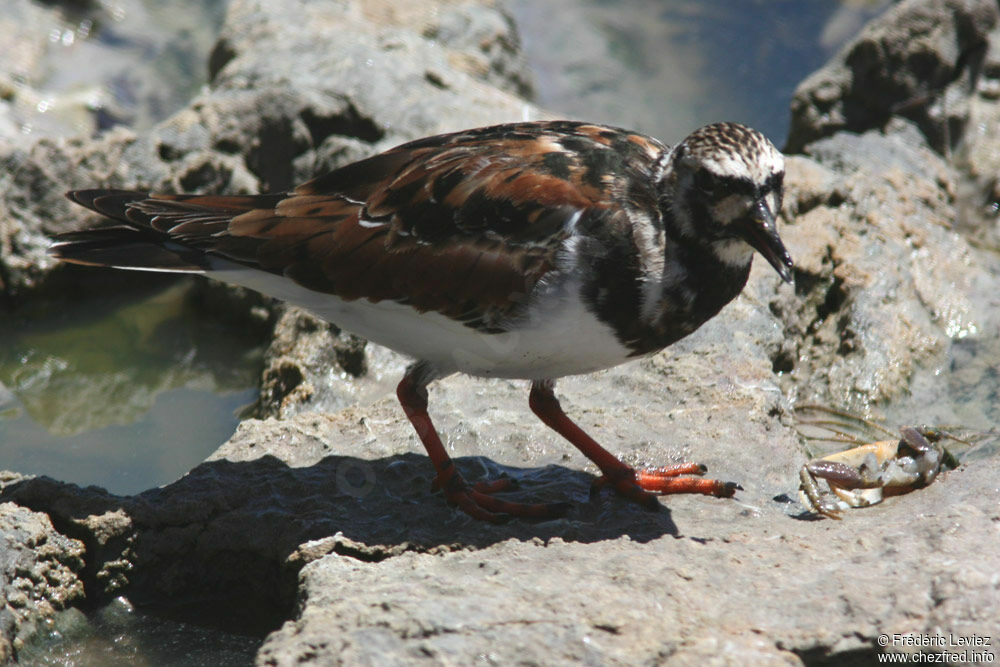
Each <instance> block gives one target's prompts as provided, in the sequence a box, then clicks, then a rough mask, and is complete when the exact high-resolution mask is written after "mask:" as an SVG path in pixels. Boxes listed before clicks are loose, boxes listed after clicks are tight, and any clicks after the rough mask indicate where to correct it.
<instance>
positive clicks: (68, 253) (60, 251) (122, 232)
mask: <svg viewBox="0 0 1000 667" xmlns="http://www.w3.org/2000/svg"><path fill="white" fill-rule="evenodd" d="M48 252H49V255H51V256H52V257H54V258H56V259H58V260H61V261H63V262H69V263H70V264H83V265H85V266H110V267H114V268H117V269H138V270H143V271H164V272H180V273H201V272H203V271H205V270H206V269H207V268H208V264H207V261H206V260H207V258H206V257H205V255H204V253H202V252H200V251H198V250H194V249H191V248H186V247H184V246H181V245H178V244H176V243H172V242H170V241H166V240H164V239H163V238H162V235H160V236H154V235H152V234H149V233H147V232H143V231H141V230H137V229H134V228H131V227H124V226H115V227H104V228H101V229H88V230H85V231H80V232H69V233H66V234H60V235H59V236H58V237H56V241H55V243H53V244H52V245H51V246H49V249H48Z"/></svg>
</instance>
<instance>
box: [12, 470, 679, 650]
mask: <svg viewBox="0 0 1000 667" xmlns="http://www.w3.org/2000/svg"><path fill="white" fill-rule="evenodd" d="M456 465H457V466H458V467H459V470H460V471H461V472H462V474H463V475H464V476H465V477H466V479H468V480H470V481H473V482H474V481H477V480H480V479H485V478H496V477H498V476H500V475H506V476H509V477H511V478H513V479H514V480H515V482H516V485H515V488H514V490H513V491H511V492H507V493H504V494H501V495H502V496H504V497H510V498H516V499H518V500H522V501H528V502H559V501H565V500H569V501H571V502H572V503H573V507H572V509H571V510H570V513H569V515H568V516H566V517H565V518H560V519H554V520H549V521H542V522H530V521H525V520H514V521H511V522H508V523H506V524H502V525H491V524H486V523H483V522H480V521H476V520H473V519H471V518H470V517H468V516H466V515H465V514H463V513H462V512H460V511H458V510H456V509H454V508H451V507H449V506H448V505H447V504H446V503H445V502H444V499H443V498H442V496H441V495H440V494H439V493H432V492H431V489H430V486H431V478H432V473H431V469H430V465H429V463H428V461H427V459H426V457H423V456H419V455H416V454H402V455H395V456H390V457H386V458H382V459H377V460H372V461H369V460H364V459H359V458H355V457H349V456H327V457H326V458H323V459H322V460H320V461H319V462H318V463H316V464H315V465H312V466H308V467H291V466H289V465H287V464H286V463H284V462H282V461H281V460H280V459H278V458H276V457H274V456H271V455H266V456H263V457H261V458H258V459H255V460H252V461H244V462H233V461H225V460H222V461H209V462H206V463H203V464H201V465H199V466H198V467H196V468H195V469H193V470H192V471H191V472H190V473H189V474H187V475H185V476H184V477H183V478H181V479H180V480H178V481H176V482H174V483H173V484H170V485H167V486H164V487H160V488H157V489H151V490H149V491H146V492H143V493H141V494H139V495H136V496H131V497H122V496H115V495H112V494H109V493H108V492H106V491H104V490H103V489H100V488H98V487H87V488H80V487H78V486H76V485H73V484H67V483H64V482H58V481H55V480H53V479H50V478H47V477H35V478H22V479H20V480H17V481H14V482H12V483H9V484H7V485H6V486H5V487H4V488H3V489H2V491H0V501H13V502H16V503H18V504H20V505H23V506H26V507H28V508H31V509H33V510H35V511H41V512H46V513H48V514H49V515H50V517H51V519H52V522H53V524H54V525H55V526H56V528H57V529H58V530H59V531H60V532H62V533H64V534H66V535H69V536H71V537H74V538H77V539H80V540H81V541H83V542H84V543H85V544H86V545H87V558H86V560H87V566H86V568H85V570H84V572H83V574H82V577H83V579H84V583H85V587H86V590H87V599H88V603H90V604H100V603H102V602H105V601H107V600H108V599H110V598H112V597H114V596H116V595H120V594H127V595H128V597H129V599H130V600H131V601H132V602H133V603H134V604H136V605H138V606H140V607H142V608H143V609H144V610H145V611H149V612H152V613H158V614H162V615H165V616H169V617H172V618H176V619H179V620H184V621H189V622H196V623H199V624H204V625H210V626H214V627H220V628H223V629H226V630H229V631H237V632H241V633H252V634H264V633H266V632H268V631H270V630H273V629H274V628H276V627H278V626H279V625H280V623H281V622H283V621H284V620H285V619H287V618H288V617H289V616H290V615H291V612H292V606H293V604H294V602H295V593H296V585H297V578H298V572H299V570H300V569H301V568H302V567H303V566H304V565H305V564H307V563H309V562H311V561H313V560H316V559H317V558H320V557H322V556H324V555H327V554H330V553H337V554H340V555H343V556H348V557H352V558H355V559H357V560H359V561H361V562H378V561H382V560H384V559H386V558H389V557H392V556H395V555H398V554H401V553H404V552H406V551H421V552H430V553H444V552H449V551H456V550H463V549H468V548H483V547H486V546H489V545H492V544H495V543H498V542H503V541H505V540H509V539H516V540H525V541H537V542H544V541H547V540H548V539H549V538H552V537H559V538H560V539H562V540H565V541H575V542H597V541H601V540H609V539H615V538H618V537H621V536H623V535H628V536H629V537H631V538H632V539H634V540H636V541H640V542H645V541H649V540H652V539H655V538H657V537H661V536H663V535H677V533H678V531H677V527H676V526H675V525H674V523H673V521H672V519H671V517H670V512H669V511H668V510H667V509H666V508H661V509H660V511H649V510H646V509H643V508H641V507H638V506H637V505H634V504H633V503H630V502H628V501H626V500H624V499H621V498H617V497H613V496H612V495H611V494H609V493H608V492H602V493H600V494H598V495H596V496H594V497H591V496H590V493H589V487H590V482H591V480H592V479H593V478H592V477H591V476H590V475H587V474H585V473H582V472H580V471H575V470H571V469H569V468H565V467H562V466H554V465H552V466H546V467H542V468H514V467H507V466H500V465H498V464H496V463H494V462H492V461H491V460H489V459H486V458H482V457H464V458H459V459H456Z"/></svg>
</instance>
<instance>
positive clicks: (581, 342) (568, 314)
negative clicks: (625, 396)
mask: <svg viewBox="0 0 1000 667" xmlns="http://www.w3.org/2000/svg"><path fill="white" fill-rule="evenodd" d="M208 275H209V276H211V277H212V278H216V279H218V280H222V281H225V282H228V283H232V284H235V285H240V286H243V287H247V288H250V289H253V290H256V291H258V292H262V293H263V294H267V295H268V296H272V297H275V298H277V299H281V300H282V301H286V302H288V303H291V304H293V305H296V306H299V307H301V308H304V309H306V310H308V311H310V312H311V313H313V314H314V315H316V316H318V317H320V318H322V319H324V320H326V321H328V322H332V323H333V324H336V325H337V326H338V327H340V328H342V329H344V330H346V331H350V332H351V333H354V334H357V335H359V336H362V337H364V338H367V339H368V340H370V341H372V342H375V343H378V344H379V345H384V346H386V347H389V348H392V349H393V350H396V351H397V352H401V353H403V354H405V355H407V356H410V357H413V358H414V359H418V360H422V361H428V362H431V363H432V364H434V365H435V366H436V367H437V368H438V369H440V370H441V371H443V372H452V371H460V372H463V373H468V374H469V375H478V376H484V377H502V378H523V379H531V380H541V379H547V378H558V377H563V376H565V375H577V374H581V373H590V372H592V371H595V370H600V369H602V368H609V367H611V366H616V365H618V364H620V363H622V362H624V361H626V360H627V359H628V358H629V356H628V355H629V350H628V349H627V348H626V347H624V346H623V345H622V344H621V343H619V342H618V339H617V338H615V335H614V332H613V331H612V330H611V328H610V327H609V326H608V325H606V324H604V323H603V322H601V321H599V320H598V319H597V318H596V317H595V316H594V315H593V314H592V313H591V312H590V311H588V310H587V309H586V308H585V307H584V305H583V303H582V302H581V301H580V299H579V298H578V297H577V296H575V295H576V294H577V293H578V292H577V286H576V285H574V284H572V281H567V282H564V283H562V284H560V285H558V286H549V287H547V288H543V289H542V290H540V292H539V293H538V294H535V295H534V296H533V298H532V306H531V307H530V309H529V312H528V314H527V316H526V317H525V318H524V320H523V322H520V323H519V325H518V327H517V328H515V329H513V330H511V331H508V332H505V333H500V334H488V333H482V332H479V331H476V330H475V329H472V328H470V327H467V326H465V325H463V324H461V323H460V322H456V321H454V320H452V319H449V318H447V317H445V316H443V315H440V314H438V313H418V312H417V311H416V310H414V309H413V308H410V307H409V306H405V305H401V304H398V303H395V302H392V301H380V302H378V303H373V302H371V301H368V300H367V299H357V300H355V301H344V300H342V299H339V298H337V297H335V296H333V295H330V294H321V293H318V292H313V291H311V290H308V289H306V288H304V287H302V286H300V285H298V284H296V283H295V282H293V281H292V280H289V279H288V278H283V277H281V276H277V275H274V274H269V273H266V272H263V271H255V270H252V269H247V268H244V267H241V266H239V265H235V264H229V263H226V265H225V266H222V265H221V264H220V266H219V270H213V271H211V272H209V274H208ZM567 283H569V284H567Z"/></svg>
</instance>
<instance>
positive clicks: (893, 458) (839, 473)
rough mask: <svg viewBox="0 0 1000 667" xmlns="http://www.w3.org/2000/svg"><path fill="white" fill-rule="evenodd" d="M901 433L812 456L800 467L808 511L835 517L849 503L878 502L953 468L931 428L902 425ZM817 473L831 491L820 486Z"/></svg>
mask: <svg viewBox="0 0 1000 667" xmlns="http://www.w3.org/2000/svg"><path fill="white" fill-rule="evenodd" d="M899 432H900V434H901V435H902V438H900V439H899V440H898V441H896V440H883V441H880V442H873V443H870V444H867V445H861V446H860V447H855V448H853V449H848V450H845V451H842V452H837V453H836V454H831V455H829V456H824V457H822V458H818V459H813V460H811V461H809V462H808V463H806V464H805V465H804V466H802V471H801V472H800V473H799V477H800V479H801V480H802V483H801V485H800V486H799V495H800V497H801V498H802V502H803V504H804V505H805V506H806V507H807V508H809V509H810V510H811V511H813V512H815V513H817V514H822V515H823V516H828V517H830V518H832V519H839V518H840V516H839V515H840V512H841V511H842V510H845V509H849V508H851V507H868V506H869V505H874V504H876V503H880V502H882V497H883V495H897V494H900V493H906V492H907V491H910V490H912V489H915V488H919V487H922V486H927V485H928V484H930V483H931V482H933V481H934V479H935V478H936V477H937V474H938V472H940V470H941V466H942V465H947V466H949V467H955V466H954V465H952V463H953V462H954V459H953V457H952V456H951V454H950V453H948V451H947V450H945V448H944V447H943V446H941V444H940V440H941V433H940V432H939V431H936V430H934V429H916V428H914V427H912V426H903V427H902V428H900V429H899ZM817 478H818V479H822V480H825V481H826V484H827V486H829V488H830V492H831V493H824V492H822V491H820V488H819V484H818V483H817Z"/></svg>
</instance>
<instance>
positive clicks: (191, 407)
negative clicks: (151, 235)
mask: <svg viewBox="0 0 1000 667" xmlns="http://www.w3.org/2000/svg"><path fill="white" fill-rule="evenodd" d="M81 275H82V273H81ZM119 275H132V274H119ZM194 290H195V287H194V283H192V282H191V281H189V280H186V281H179V282H177V281H170V282H166V283H164V281H163V280H162V279H156V278H154V279H152V281H151V283H150V284H149V285H148V287H147V288H146V289H145V290H141V291H140V292H139V293H137V292H136V290H135V289H128V290H124V293H121V292H116V291H109V290H106V289H105V290H102V291H101V296H99V297H97V296H93V295H92V296H90V297H88V298H86V299H70V300H63V301H55V302H53V301H46V302H37V303H33V304H31V305H28V306H25V307H24V308H23V309H20V310H17V311H15V312H13V313H10V314H7V316H6V317H4V318H3V322H2V324H0V387H2V389H0V451H2V452H3V466H4V467H6V468H10V469H14V470H18V471H19V472H34V473H45V474H48V475H51V476H55V477H58V478H60V479H64V480H67V481H73V482H77V483H81V484H99V485H101V486H105V487H106V488H108V489H109V490H111V491H113V492H117V493H132V492H137V491H141V490H143V489H145V488H148V487H149V486H151V485H156V484H162V483H166V482H169V481H172V480H173V479H176V478H177V477H178V476H179V475H180V474H183V473H184V472H185V471H186V470H188V469H189V468H190V467H192V466H194V465H196V464H197V463H198V462H200V461H201V460H202V459H203V458H204V457H205V456H207V455H208V454H210V453H211V452H212V451H213V450H214V448H215V447H216V446H218V445H219V444H221V443H222V442H224V441H225V440H226V439H227V438H228V437H229V435H230V434H231V433H232V431H233V430H234V429H235V427H236V424H237V421H238V417H237V414H236V413H237V411H238V410H239V408H240V407H242V406H245V405H246V404H248V403H251V402H252V401H253V400H254V398H255V394H256V386H257V381H258V378H259V374H260V368H261V355H262V349H263V348H262V341H261V338H260V337H261V335H262V333H263V332H262V331H260V330H257V331H254V330H251V329H239V328H235V327H232V326H230V325H227V324H226V323H224V322H222V321H220V320H218V319H213V318H211V317H205V316H204V313H202V312H199V309H198V308H197V307H196V303H195V300H194V298H193V297H194V296H195V295H196V294H197V292H196V291H194ZM136 299H138V300H136ZM147 445H148V446H147Z"/></svg>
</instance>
